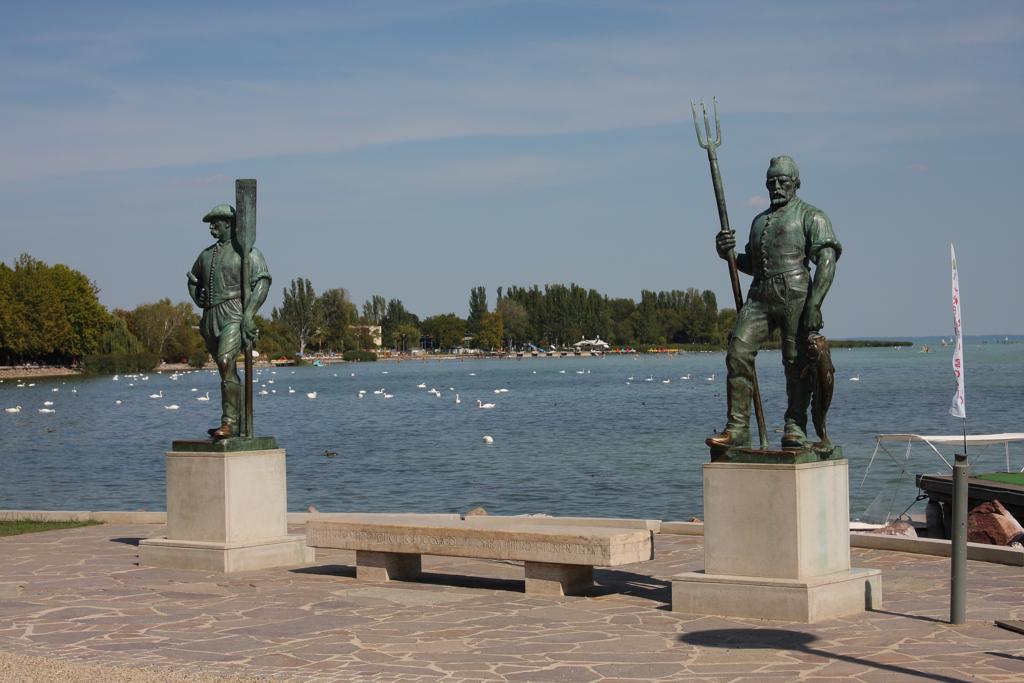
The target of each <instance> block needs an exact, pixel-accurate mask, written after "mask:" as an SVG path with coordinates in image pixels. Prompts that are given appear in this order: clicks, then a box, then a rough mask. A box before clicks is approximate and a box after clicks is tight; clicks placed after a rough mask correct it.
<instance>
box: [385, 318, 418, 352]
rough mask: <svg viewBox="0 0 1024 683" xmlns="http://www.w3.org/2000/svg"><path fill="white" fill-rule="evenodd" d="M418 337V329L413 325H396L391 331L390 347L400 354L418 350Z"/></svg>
mask: <svg viewBox="0 0 1024 683" xmlns="http://www.w3.org/2000/svg"><path fill="white" fill-rule="evenodd" d="M420 336H421V335H420V328H418V327H416V326H415V325H410V324H408V323H405V324H402V325H396V326H395V327H394V328H392V330H391V337H390V339H391V346H392V348H395V349H398V350H399V351H402V352H405V351H409V350H411V349H416V348H419V346H420Z"/></svg>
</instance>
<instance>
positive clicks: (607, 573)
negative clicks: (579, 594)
mask: <svg viewBox="0 0 1024 683" xmlns="http://www.w3.org/2000/svg"><path fill="white" fill-rule="evenodd" d="M594 583H595V584H596V585H595V586H594V588H593V591H592V592H590V593H588V594H587V595H589V596H590V597H596V596H599V595H610V594H612V593H617V594H619V595H629V596H633V597H637V598H643V599H644V600H650V601H652V602H659V603H661V607H659V608H658V609H666V610H667V609H671V607H672V584H671V582H669V581H664V580H662V579H656V578H654V577H653V576H647V575H646V574H635V573H633V572H624V571H619V570H616V569H595V570H594Z"/></svg>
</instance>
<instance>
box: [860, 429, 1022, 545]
mask: <svg viewBox="0 0 1024 683" xmlns="http://www.w3.org/2000/svg"><path fill="white" fill-rule="evenodd" d="M965 442H966V446H967V453H968V456H969V457H968V465H969V467H970V476H969V478H968V491H967V497H968V505H969V506H970V507H972V508H973V507H974V506H975V505H978V504H980V503H983V502H985V501H991V500H999V502H1000V503H1002V504H1003V506H1004V507H1006V509H1007V511H1008V512H1010V513H1011V514H1012V515H1013V516H1014V517H1016V518H1017V519H1018V520H1024V466H1020V467H1019V468H1018V466H1015V465H1012V464H1011V460H1012V458H1011V449H1010V445H1011V444H1018V443H1024V433H1020V432H1004V433H1000V434H968V435H967V436H964V435H963V434H954V435H926V434H878V435H877V436H875V449H874V452H872V454H871V458H870V460H868V466H867V468H866V470H865V472H864V477H863V479H862V480H861V486H863V485H864V482H865V481H866V480H867V476H868V472H870V470H871V466H872V464H874V462H875V458H876V456H878V454H879V453H880V452H881V453H883V454H884V455H886V456H888V457H889V459H891V460H892V461H893V462H894V463H895V464H896V465H897V466H898V467H899V468H900V472H899V476H898V479H897V482H896V484H895V486H894V487H893V491H892V492H891V493H889V492H882V493H879V494H878V496H877V497H876V498H875V499H874V501H872V503H871V505H869V506H868V509H867V510H865V512H864V513H863V515H862V516H861V520H860V521H863V522H867V523H887V522H889V521H892V520H894V519H899V518H901V517H904V516H905V515H906V513H907V511H908V510H910V508H911V507H913V505H914V504H915V503H917V502H919V501H922V500H928V508H927V514H926V520H925V526H926V528H927V533H928V536H930V537H933V538H942V537H945V538H948V537H949V533H948V531H949V528H950V518H951V508H950V505H951V500H952V488H953V483H952V470H953V461H954V456H953V454H954V453H955V452H957V451H961V450H963V448H964V444H965ZM915 444H924V446H925V447H926V448H927V449H930V451H931V453H932V454H933V455H934V456H936V457H937V458H938V460H935V459H934V458H933V459H931V462H932V463H934V465H935V466H936V468H937V471H934V472H932V473H925V474H915V475H914V486H916V487H917V490H918V495H917V497H916V498H915V500H913V501H912V502H911V503H910V504H909V505H907V506H906V508H905V509H903V510H902V511H899V510H898V509H897V507H898V506H902V505H903V502H905V501H902V502H898V501H897V500H896V497H897V495H898V489H899V486H900V484H901V483H903V482H904V478H905V477H906V478H907V479H908V480H909V471H908V468H909V467H911V457H912V451H913V447H914V445H915ZM993 446H1002V449H997V450H996V451H994V450H993V449H992V448H991V447H993ZM894 450H896V451H897V453H894V452H893V451H894ZM1000 450H1001V451H1002V452H1001V455H1002V458H1001V460H1002V461H1003V462H1002V463H1001V464H1002V466H1003V469H1001V470H993V469H992V468H993V467H998V465H996V464H995V463H994V462H992V461H993V455H994V454H995V455H996V456H997V457H998V455H1000V453H998V451H1000ZM898 451H902V454H899V453H898ZM940 461H941V463H942V465H941V466H940V465H939V462H940ZM914 469H918V470H927V469H930V468H929V467H928V466H927V465H925V466H922V465H921V464H920V463H915V464H914ZM894 512H895V514H894Z"/></svg>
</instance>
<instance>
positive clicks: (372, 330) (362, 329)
mask: <svg viewBox="0 0 1024 683" xmlns="http://www.w3.org/2000/svg"><path fill="white" fill-rule="evenodd" d="M348 328H349V329H350V330H352V331H353V332H355V333H356V335H358V336H359V338H360V340H362V339H363V337H364V335H365V336H367V337H369V340H370V342H371V343H372V344H373V348H374V349H375V350H377V351H380V347H381V346H382V345H383V342H384V336H383V333H382V331H381V326H380V325H349V326H348Z"/></svg>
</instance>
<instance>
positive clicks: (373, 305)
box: [363, 294, 387, 325]
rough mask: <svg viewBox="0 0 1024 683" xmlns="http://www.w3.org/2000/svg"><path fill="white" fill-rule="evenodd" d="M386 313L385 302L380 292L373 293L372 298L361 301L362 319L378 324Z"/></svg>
mask: <svg viewBox="0 0 1024 683" xmlns="http://www.w3.org/2000/svg"><path fill="white" fill-rule="evenodd" d="M385 313H387V302H386V301H385V300H384V297H383V296H381V295H380V294H374V295H373V297H372V298H370V299H367V300H366V301H365V302H364V303H363V320H365V321H366V322H367V323H368V324H371V325H380V323H381V321H382V320H384V315H385Z"/></svg>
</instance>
